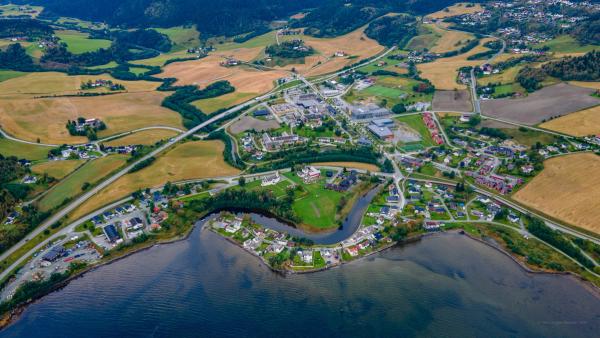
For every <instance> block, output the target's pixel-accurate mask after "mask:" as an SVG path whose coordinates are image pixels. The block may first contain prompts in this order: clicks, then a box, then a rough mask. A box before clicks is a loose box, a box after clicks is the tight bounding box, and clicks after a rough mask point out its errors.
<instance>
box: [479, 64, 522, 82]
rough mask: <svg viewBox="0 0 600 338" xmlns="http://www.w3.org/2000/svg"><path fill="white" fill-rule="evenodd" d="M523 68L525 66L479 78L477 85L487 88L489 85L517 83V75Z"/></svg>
mask: <svg viewBox="0 0 600 338" xmlns="http://www.w3.org/2000/svg"><path fill="white" fill-rule="evenodd" d="M521 68H523V66H521V65H519V66H514V67H510V68H508V69H505V70H504V71H502V72H501V73H498V74H492V75H487V76H484V77H482V78H479V79H477V83H478V85H480V86H487V85H488V84H489V83H502V84H506V83H513V82H515V79H516V77H517V74H518V73H519V70H521Z"/></svg>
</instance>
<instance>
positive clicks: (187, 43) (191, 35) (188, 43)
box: [154, 26, 200, 52]
mask: <svg viewBox="0 0 600 338" xmlns="http://www.w3.org/2000/svg"><path fill="white" fill-rule="evenodd" d="M154 29H155V30H156V31H157V32H159V33H162V34H165V35H166V36H168V37H169V39H170V40H171V42H172V43H173V46H172V47H171V51H172V52H178V51H181V50H187V49H188V48H192V47H198V46H200V39H199V37H200V33H198V31H197V30H196V27H194V26H190V27H184V26H179V27H171V28H154Z"/></svg>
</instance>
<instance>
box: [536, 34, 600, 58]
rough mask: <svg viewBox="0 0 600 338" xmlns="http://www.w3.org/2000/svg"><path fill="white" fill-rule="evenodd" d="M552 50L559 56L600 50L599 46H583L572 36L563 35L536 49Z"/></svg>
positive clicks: (537, 46) (538, 45) (541, 44)
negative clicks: (546, 48) (545, 48)
mask: <svg viewBox="0 0 600 338" xmlns="http://www.w3.org/2000/svg"><path fill="white" fill-rule="evenodd" d="M544 47H548V48H550V51H551V52H555V53H557V54H565V53H567V54H571V53H587V52H590V51H592V50H599V49H600V46H598V45H589V44H586V45H582V44H580V43H579V42H578V41H577V40H575V38H573V37H572V36H570V35H561V36H558V37H556V38H554V39H552V40H549V41H546V42H543V43H540V44H537V45H535V48H544Z"/></svg>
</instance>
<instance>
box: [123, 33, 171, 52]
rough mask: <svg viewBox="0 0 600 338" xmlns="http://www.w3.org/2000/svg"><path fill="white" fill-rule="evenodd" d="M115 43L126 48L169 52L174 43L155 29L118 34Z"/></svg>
mask: <svg viewBox="0 0 600 338" xmlns="http://www.w3.org/2000/svg"><path fill="white" fill-rule="evenodd" d="M115 43H117V44H119V45H124V46H133V47H144V48H149V49H155V50H159V51H161V52H168V51H170V50H171V47H172V43H171V40H170V39H169V37H168V36H166V35H165V34H161V33H159V32H157V31H156V30H154V29H137V30H133V31H120V32H118V33H116V38H115Z"/></svg>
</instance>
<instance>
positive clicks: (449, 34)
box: [428, 25, 475, 53]
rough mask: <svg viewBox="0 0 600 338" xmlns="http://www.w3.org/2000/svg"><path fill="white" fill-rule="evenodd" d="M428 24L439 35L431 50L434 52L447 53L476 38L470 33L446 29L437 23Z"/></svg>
mask: <svg viewBox="0 0 600 338" xmlns="http://www.w3.org/2000/svg"><path fill="white" fill-rule="evenodd" d="M428 26H429V27H430V29H431V30H432V31H433V32H434V34H436V35H438V36H439V38H438V39H437V40H436V41H435V43H434V45H433V47H432V48H431V51H432V52H434V53H446V52H450V51H453V50H458V49H459V48H461V47H462V46H464V45H466V43H467V41H469V40H471V39H474V38H475V37H474V36H473V35H472V34H470V33H466V32H460V31H455V30H446V29H442V28H440V27H438V26H436V25H428Z"/></svg>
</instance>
